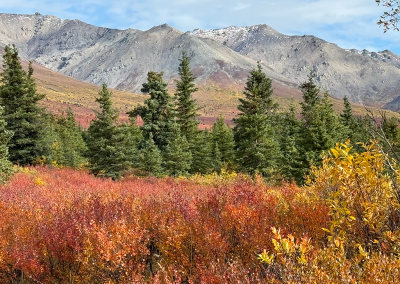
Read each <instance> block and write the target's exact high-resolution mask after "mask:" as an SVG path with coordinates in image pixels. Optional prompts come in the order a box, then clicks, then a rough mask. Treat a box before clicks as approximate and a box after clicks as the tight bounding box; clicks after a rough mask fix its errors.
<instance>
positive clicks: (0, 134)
mask: <svg viewBox="0 0 400 284" xmlns="http://www.w3.org/2000/svg"><path fill="white" fill-rule="evenodd" d="M6 125H7V123H6V122H5V121H4V119H3V107H2V106H0V184H1V183H4V182H6V181H7V180H8V179H9V178H10V176H11V175H12V173H13V166H12V164H11V162H10V161H9V160H8V147H7V143H8V141H10V139H11V137H12V136H13V133H12V132H11V131H9V130H6Z"/></svg>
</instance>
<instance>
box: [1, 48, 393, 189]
mask: <svg viewBox="0 0 400 284" xmlns="http://www.w3.org/2000/svg"><path fill="white" fill-rule="evenodd" d="M3 59H4V63H3V72H2V73H1V74H0V77H1V86H0V173H1V175H0V181H3V182H4V181H6V180H7V179H8V178H9V177H10V176H11V175H12V172H13V170H12V169H13V167H12V164H17V165H28V164H31V165H32V164H48V165H53V166H65V167H73V168H81V167H85V168H88V169H89V170H90V172H91V173H93V174H94V175H96V176H102V177H107V178H112V179H118V178H120V177H121V176H123V175H124V174H127V173H130V174H134V175H154V176H174V177H176V176H186V175H193V174H207V173H210V172H218V173H220V172H221V171H237V172H242V173H245V174H250V175H254V174H260V175H262V176H263V177H264V178H266V179H268V180H270V181H281V180H285V181H287V182H293V181H295V182H297V183H298V184H302V183H304V180H305V177H306V176H307V175H308V173H309V171H310V169H311V167H312V166H318V165H320V164H321V162H322V157H323V156H324V155H325V154H326V153H327V151H328V150H329V149H331V148H332V147H334V145H335V144H336V143H344V142H345V141H347V140H349V139H350V141H351V142H352V144H353V146H354V147H353V150H352V151H361V149H362V147H361V144H357V143H356V142H360V143H368V142H369V141H370V140H371V139H374V140H378V139H380V140H381V141H383V142H381V145H382V150H383V151H390V152H391V153H392V154H393V155H397V153H399V152H400V146H399V142H400V131H399V127H398V119H397V118H394V117H391V118H388V117H386V115H385V114H384V113H381V114H380V116H381V119H380V122H379V123H377V122H376V119H375V118H374V117H373V116H372V115H366V116H354V115H353V113H352V109H351V105H350V103H349V101H348V100H347V98H344V110H343V112H342V113H341V114H337V113H336V112H335V111H334V110H333V108H332V103H331V100H330V99H329V96H328V94H327V93H324V94H322V93H321V90H320V89H319V88H318V87H317V85H316V84H315V82H314V76H313V74H312V73H311V74H310V75H309V77H308V81H306V82H304V83H303V84H302V85H301V86H300V88H301V91H302V93H303V99H304V100H303V101H302V102H301V103H300V105H301V108H300V118H298V110H296V109H295V107H294V106H293V105H292V106H291V107H290V109H289V110H288V111H282V110H280V109H279V105H278V104H277V103H276V102H275V101H274V100H273V99H272V94H273V89H272V86H271V79H269V78H267V77H266V75H265V73H264V72H263V70H262V68H261V65H260V64H258V66H257V67H256V68H255V69H254V70H253V71H251V72H250V74H249V76H248V79H247V83H246V87H245V89H244V91H243V95H244V98H243V99H239V105H238V110H239V111H240V113H239V115H238V117H237V118H235V119H234V120H233V122H234V123H235V126H234V128H233V129H231V128H230V127H229V126H228V125H226V123H225V120H224V117H222V116H220V117H219V118H218V119H217V121H216V122H215V123H214V125H213V126H212V127H211V129H206V130H199V123H200V122H199V119H198V117H199V114H198V111H199V107H198V105H197V104H196V101H195V100H194V99H193V98H192V94H193V93H194V92H196V91H197V88H196V86H195V84H194V81H195V77H194V76H193V74H192V72H191V70H190V68H189V64H190V58H189V57H188V55H187V54H186V52H183V53H182V57H181V58H180V65H179V66H178V73H179V76H180V79H179V80H177V81H176V86H177V88H176V91H175V94H173V95H171V94H169V93H168V91H167V89H166V87H167V84H166V83H165V82H164V81H163V78H162V76H163V73H157V72H149V73H148V76H147V82H145V83H143V85H142V89H141V91H142V92H143V93H145V94H149V95H150V98H149V99H147V100H146V101H145V102H144V105H143V106H139V107H136V108H135V109H133V110H131V111H129V112H128V114H129V117H130V121H129V123H119V116H118V115H119V111H118V110H116V109H115V108H113V105H112V93H111V92H110V91H109V90H108V89H107V85H106V84H103V88H102V90H101V91H100V92H99V95H98V97H97V98H96V102H97V103H99V105H100V111H98V112H97V111H96V112H95V114H96V117H95V119H94V120H93V121H91V123H90V126H89V128H88V129H87V130H85V129H82V127H80V126H79V125H78V124H77V122H76V120H75V117H74V114H73V112H72V110H71V109H69V110H68V111H67V113H66V115H55V114H51V113H49V112H47V111H46V109H44V108H41V107H39V106H38V102H39V101H40V100H42V99H43V98H44V95H41V94H38V93H37V92H36V85H35V81H34V79H33V77H32V74H33V68H32V65H31V64H30V65H29V70H28V71H24V70H23V69H22V67H21V64H20V61H19V58H18V51H17V49H16V47H15V46H6V48H5V54H4V56H3ZM138 116H140V117H141V119H142V120H143V122H144V123H143V125H142V126H140V127H139V126H138V125H137V124H136V118H137V117H138Z"/></svg>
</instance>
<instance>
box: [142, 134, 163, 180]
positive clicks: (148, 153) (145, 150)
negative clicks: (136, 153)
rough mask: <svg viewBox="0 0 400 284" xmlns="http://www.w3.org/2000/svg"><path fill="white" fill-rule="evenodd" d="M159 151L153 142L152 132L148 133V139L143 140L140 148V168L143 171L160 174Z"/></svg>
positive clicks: (155, 174) (160, 158)
mask: <svg viewBox="0 0 400 284" xmlns="http://www.w3.org/2000/svg"><path fill="white" fill-rule="evenodd" d="M161 165H162V157H161V151H160V149H158V147H157V145H156V144H155V143H154V140H153V134H152V133H150V136H149V139H147V140H145V141H144V143H143V147H142V149H141V150H140V167H139V168H140V169H141V170H143V171H144V172H146V173H148V174H150V175H154V176H159V175H161V174H162V167H161Z"/></svg>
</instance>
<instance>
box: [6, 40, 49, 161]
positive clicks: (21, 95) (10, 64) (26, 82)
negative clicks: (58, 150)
mask: <svg viewBox="0 0 400 284" xmlns="http://www.w3.org/2000/svg"><path fill="white" fill-rule="evenodd" d="M32 74H33V68H32V64H31V63H30V64H29V70H28V72H26V71H24V70H23V69H22V66H21V63H20V60H19V58H18V50H17V48H16V47H15V46H14V45H12V46H6V47H5V54H4V55H3V72H2V73H1V74H0V76H1V80H0V82H1V86H0V104H1V105H3V106H4V120H5V122H6V123H7V126H6V128H7V130H10V131H12V132H13V133H14V135H13V137H12V138H11V140H10V142H9V154H10V161H12V162H13V163H18V164H21V165H26V164H32V163H33V162H34V161H35V159H36V158H38V157H43V156H44V157H47V156H48V155H49V154H50V145H49V144H48V143H46V141H47V140H46V135H47V134H48V130H49V128H48V125H49V124H48V121H47V115H46V113H45V110H44V109H43V108H41V107H39V106H38V102H39V101H40V100H42V99H43V98H44V97H45V96H44V95H41V94H37V92H36V85H35V81H34V79H33V77H32Z"/></svg>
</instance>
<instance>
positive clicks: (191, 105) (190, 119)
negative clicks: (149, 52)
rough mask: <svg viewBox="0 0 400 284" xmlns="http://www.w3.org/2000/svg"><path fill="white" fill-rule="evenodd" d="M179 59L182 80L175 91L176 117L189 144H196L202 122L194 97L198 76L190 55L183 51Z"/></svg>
mask: <svg viewBox="0 0 400 284" xmlns="http://www.w3.org/2000/svg"><path fill="white" fill-rule="evenodd" d="M179 60H180V62H181V63H180V65H179V68H178V73H179V76H180V80H177V81H176V92H175V99H176V117H177V118H178V121H177V122H178V124H179V127H180V129H181V134H182V136H184V137H186V139H187V140H188V142H189V144H194V143H195V142H196V141H193V140H194V139H193V138H194V137H195V136H196V133H197V132H198V130H199V123H200V122H199V120H198V119H197V117H198V116H199V114H198V113H197V111H198V110H199V108H198V107H197V105H196V100H194V99H193V98H192V94H193V93H194V92H196V91H197V90H198V89H197V88H196V87H195V84H194V80H195V79H196V78H195V77H193V74H192V72H191V71H190V68H189V64H190V57H189V56H188V55H187V53H186V52H185V51H183V52H182V57H181V59H179Z"/></svg>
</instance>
